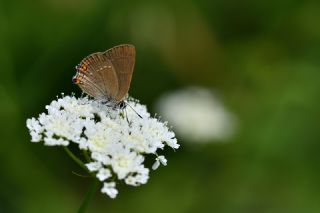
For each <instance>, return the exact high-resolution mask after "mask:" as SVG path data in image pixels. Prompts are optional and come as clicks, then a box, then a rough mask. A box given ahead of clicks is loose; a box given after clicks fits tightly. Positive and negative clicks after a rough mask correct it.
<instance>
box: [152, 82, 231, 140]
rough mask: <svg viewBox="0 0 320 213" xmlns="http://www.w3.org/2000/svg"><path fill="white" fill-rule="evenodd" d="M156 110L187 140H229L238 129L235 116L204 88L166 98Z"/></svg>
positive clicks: (185, 90)
mask: <svg viewBox="0 0 320 213" xmlns="http://www.w3.org/2000/svg"><path fill="white" fill-rule="evenodd" d="M156 107H157V110H158V111H159V112H160V113H161V115H162V116H163V117H164V119H166V120H168V121H169V122H170V123H171V124H172V125H173V127H174V130H176V132H177V133H178V135H179V136H181V137H182V138H183V139H185V140H186V141H195V142H209V141H212V140H225V139H228V138H229V137H230V136H231V135H232V134H233V133H234V130H235V124H236V122H235V117H234V116H233V115H232V114H231V113H230V112H229V111H228V110H226V108H225V107H224V106H223V105H222V103H221V102H220V101H219V100H218V98H217V97H216V96H215V95H214V94H213V93H212V92H211V91H210V90H207V89H204V88H197V87H190V88H186V89H184V90H180V91H176V92H173V93H170V94H167V95H164V96H162V97H161V98H160V99H159V100H158V102H157V105H156Z"/></svg>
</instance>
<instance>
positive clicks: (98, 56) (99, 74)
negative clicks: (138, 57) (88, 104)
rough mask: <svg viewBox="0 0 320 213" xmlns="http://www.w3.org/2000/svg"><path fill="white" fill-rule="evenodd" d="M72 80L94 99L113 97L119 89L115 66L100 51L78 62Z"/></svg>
mask: <svg viewBox="0 0 320 213" xmlns="http://www.w3.org/2000/svg"><path fill="white" fill-rule="evenodd" d="M74 82H75V83H76V84H78V85H79V87H80V88H81V89H82V91H83V92H85V93H87V94H88V95H90V96H92V97H94V98H96V99H109V98H112V99H113V98H114V97H115V96H116V94H117V93H118V90H119V85H118V79H117V74H116V72H115V68H114V66H113V65H112V63H111V61H110V60H109V59H107V58H106V57H105V56H104V55H103V54H102V53H93V54H91V55H89V56H87V57H86V58H84V59H83V60H82V61H81V62H80V64H79V65H78V66H77V74H76V75H75V77H74Z"/></svg>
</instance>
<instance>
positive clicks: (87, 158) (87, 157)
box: [83, 150, 91, 163]
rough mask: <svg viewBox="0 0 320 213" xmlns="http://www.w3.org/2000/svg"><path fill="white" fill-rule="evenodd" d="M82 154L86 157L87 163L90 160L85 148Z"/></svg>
mask: <svg viewBox="0 0 320 213" xmlns="http://www.w3.org/2000/svg"><path fill="white" fill-rule="evenodd" d="M83 155H84V158H85V159H86V161H87V162H88V163H89V162H90V161H91V159H90V157H89V155H88V152H87V150H83Z"/></svg>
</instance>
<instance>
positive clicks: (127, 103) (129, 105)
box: [126, 103, 142, 118]
mask: <svg viewBox="0 0 320 213" xmlns="http://www.w3.org/2000/svg"><path fill="white" fill-rule="evenodd" d="M126 105H128V106H129V107H130V108H131V109H132V110H133V111H134V112H135V113H136V114H137V115H138V116H139V117H140V118H142V116H141V115H139V113H138V112H137V111H136V110H135V109H134V108H133V107H132V106H130V104H128V103H126Z"/></svg>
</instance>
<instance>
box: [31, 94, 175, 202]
mask: <svg viewBox="0 0 320 213" xmlns="http://www.w3.org/2000/svg"><path fill="white" fill-rule="evenodd" d="M127 104H128V105H130V107H129V106H128V107H127V108H126V109H125V110H123V111H122V110H115V109H112V108H110V107H108V106H106V105H105V104H102V103H100V102H98V101H95V100H91V99H89V98H87V97H84V98H76V97H74V96H64V97H62V98H60V99H58V100H55V101H52V102H51V104H50V105H48V106H46V109H47V111H48V112H47V113H42V114H40V115H39V118H37V119H36V118H31V119H28V120H27V127H28V129H29V130H30V134H31V137H32V142H40V141H43V142H44V144H45V145H48V146H56V145H62V146H68V145H69V144H70V143H76V144H78V146H79V148H80V149H83V150H88V151H89V153H91V159H92V161H91V162H88V163H87V164H86V166H87V168H88V170H89V171H91V172H95V174H96V177H97V178H98V179H99V180H100V181H102V182H104V186H103V188H102V189H101V192H103V193H106V194H107V195H109V196H110V197H111V198H115V197H116V196H117V194H118V191H117V189H116V183H115V182H114V180H115V179H116V178H117V179H119V180H124V182H125V183H126V184H128V185H132V186H138V185H140V184H145V183H146V182H147V181H148V178H149V169H148V168H146V167H145V165H144V159H145V156H146V155H153V156H155V163H154V165H153V166H152V168H153V169H157V168H158V167H159V165H160V164H162V165H166V164H167V160H166V159H165V157H164V156H162V155H160V156H158V155H157V150H158V149H163V148H164V147H165V146H169V147H171V148H173V149H177V148H179V144H178V143H177V139H176V138H175V134H174V133H173V132H172V131H170V130H169V129H168V127H167V125H166V123H163V122H161V121H159V120H158V119H156V118H153V117H151V116H150V114H149V113H148V112H147V109H146V107H145V106H144V105H141V104H139V103H138V102H137V101H135V100H133V99H129V100H128V101H127ZM133 109H134V110H135V111H136V112H134V110H133ZM137 113H138V114H139V115H141V117H142V118H140V117H139V116H138V115H137Z"/></svg>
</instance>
